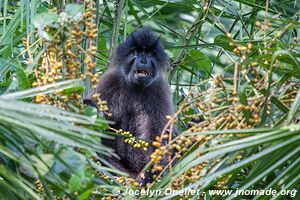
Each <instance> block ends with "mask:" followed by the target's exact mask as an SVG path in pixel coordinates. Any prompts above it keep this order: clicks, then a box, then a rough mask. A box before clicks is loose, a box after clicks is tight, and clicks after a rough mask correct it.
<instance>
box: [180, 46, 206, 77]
mask: <svg viewBox="0 0 300 200" xmlns="http://www.w3.org/2000/svg"><path fill="white" fill-rule="evenodd" d="M184 63H185V64H186V65H188V66H191V67H192V68H193V69H194V70H198V71H201V72H203V73H204V74H205V77H206V78H208V77H209V74H210V72H211V68H212V64H211V62H210V60H209V58H208V57H206V55H205V54H204V53H202V52H200V51H197V50H194V49H191V50H189V51H188V53H187V56H186V57H185V59H184Z"/></svg>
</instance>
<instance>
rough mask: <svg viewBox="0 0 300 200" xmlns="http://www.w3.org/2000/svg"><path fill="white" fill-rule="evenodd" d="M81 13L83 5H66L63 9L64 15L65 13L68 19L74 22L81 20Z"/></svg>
mask: <svg viewBox="0 0 300 200" xmlns="http://www.w3.org/2000/svg"><path fill="white" fill-rule="evenodd" d="M83 11H84V5H83V4H68V5H66V8H65V9H64V13H66V14H67V15H68V16H69V17H70V18H72V19H74V20H75V21H77V20H80V19H82V13H83Z"/></svg>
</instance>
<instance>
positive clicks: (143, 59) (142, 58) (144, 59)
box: [140, 56, 147, 64]
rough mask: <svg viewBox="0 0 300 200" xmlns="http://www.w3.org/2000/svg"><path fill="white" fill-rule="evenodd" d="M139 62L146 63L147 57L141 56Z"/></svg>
mask: <svg viewBox="0 0 300 200" xmlns="http://www.w3.org/2000/svg"><path fill="white" fill-rule="evenodd" d="M140 62H141V63H142V64H147V59H146V58H145V57H144V56H142V57H141V59H140Z"/></svg>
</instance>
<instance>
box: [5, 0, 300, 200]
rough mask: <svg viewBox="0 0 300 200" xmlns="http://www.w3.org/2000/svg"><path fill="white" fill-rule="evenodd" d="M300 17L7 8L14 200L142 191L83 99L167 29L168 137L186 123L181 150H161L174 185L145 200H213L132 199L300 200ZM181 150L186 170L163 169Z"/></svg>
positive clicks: (10, 193)
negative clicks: (141, 33) (113, 58)
mask: <svg viewBox="0 0 300 200" xmlns="http://www.w3.org/2000/svg"><path fill="white" fill-rule="evenodd" d="M299 8H300V5H299V2H297V1H296V0H285V1H278V0H272V1H268V0H266V1H262V0H249V1H246V0H225V1H221V0H210V1H206V0H205V1H204V0H201V1H196V0H185V1H181V0H176V1H175V0H174V1H168V0H142V1H140V0H116V1H107V0H103V1H100V0H97V1H93V0H85V1H83V0H68V1H64V0H53V1H52V0H43V1H37V0H32V1H29V0H20V1H18V0H0V12H1V14H0V16H1V18H0V199H5V200H6V199H9V200H14V199H80V200H84V199H113V198H114V197H118V195H116V194H114V193H116V191H117V190H120V191H121V192H122V191H125V190H126V188H131V189H134V190H140V188H139V186H138V183H137V182H136V180H132V179H131V178H128V177H126V174H124V173H122V172H119V171H117V170H116V169H114V168H112V167H106V166H104V165H101V163H105V161H104V160H102V159H101V158H99V157H98V156H97V153H96V152H98V153H100V154H106V155H109V154H113V152H112V150H110V149H109V148H107V147H105V146H104V145H102V144H101V138H111V137H113V136H117V137H118V136H119V135H120V131H115V133H112V132H109V131H108V126H109V124H108V123H107V122H106V121H105V120H104V119H103V118H101V117H99V116H98V117H97V115H96V112H95V110H93V109H92V108H91V107H84V106H83V104H82V99H83V98H84V97H85V96H86V95H87V93H88V92H89V91H90V90H91V89H92V88H93V87H95V84H97V81H98V79H99V78H101V75H100V74H101V73H103V72H104V71H105V70H106V67H107V63H108V62H109V56H110V54H111V52H112V51H113V49H114V47H115V46H116V45H117V44H118V43H120V42H122V41H124V39H125V38H126V37H127V36H128V35H129V34H130V33H132V32H133V31H134V30H136V29H137V28H139V27H142V26H151V27H153V29H154V30H155V31H156V32H157V34H158V35H160V37H161V39H162V41H163V43H164V46H165V48H166V50H167V53H168V55H169V56H170V69H169V72H168V73H169V75H170V76H169V77H170V78H169V82H170V84H171V89H172V91H173V93H174V103H175V105H176V110H177V112H176V113H175V114H174V116H167V119H168V120H169V122H168V124H167V126H166V128H165V131H164V132H163V133H162V137H165V136H166V135H167V132H168V131H167V130H168V128H170V127H172V126H174V125H175V124H176V125H177V127H178V129H179V132H180V135H179V136H178V137H175V136H174V137H173V138H172V137H171V136H170V139H171V141H170V143H169V145H167V146H162V145H161V144H160V143H159V141H160V138H157V141H147V142H149V143H153V145H154V146H155V147H157V150H156V152H155V153H154V154H153V155H152V156H151V158H152V164H153V165H154V168H155V169H156V170H157V171H160V172H161V174H160V175H159V177H157V179H156V181H154V182H153V183H152V184H149V185H148V186H147V187H146V188H145V189H147V188H149V189H151V190H164V189H166V188H171V189H173V190H179V189H188V188H192V189H195V190H199V191H200V192H201V194H202V195H201V196H200V197H199V196H195V195H194V196H193V195H191V196H190V197H188V196H184V197H183V196H181V197H180V195H174V196H172V195H168V196H165V197H163V196H155V197H147V196H145V195H144V196H143V195H141V196H130V195H126V196H123V198H124V199H134V198H137V199H152V198H157V199H161V198H164V199H171V198H172V199H173V198H175V199H176V198H178V199H180V198H183V199H188V198H191V199H199V198H200V199H204V198H205V199H233V198H236V199H241V198H245V199H271V196H263V195H260V196H259V195H258V196H255V195H250V196H242V197H241V196H237V197H235V196H218V197H217V196H212V195H211V194H209V192H208V191H209V190H211V189H232V190H236V189H240V190H246V189H256V190H269V189H274V190H277V191H278V192H280V191H281V190H294V191H295V190H298V192H297V193H294V195H281V196H280V195H278V196H273V198H274V199H293V198H294V199H299V198H300V194H299V192H300V185H299V184H300V123H299V122H300V114H299V113H300V112H299V111H300V64H299V63H300V46H299V44H300V43H299V42H300V41H299V40H300V38H299V35H300V30H299V27H300V22H299V19H300V12H299V10H300V9H299ZM99 105H100V108H101V110H102V111H103V112H109V108H107V106H106V103H105V101H101V100H100V99H99ZM201 118H202V119H205V120H204V121H201V120H199V119H201ZM122 134H123V136H125V137H127V136H126V132H125V134H124V133H122ZM167 136H168V135H167ZM127 139H128V138H127ZM126 141H127V142H128V140H126ZM141 144H142V145H144V144H145V143H141ZM171 150H175V151H176V155H177V157H178V161H177V162H176V165H175V166H173V167H171V166H166V167H164V166H161V165H160V160H161V159H160V156H161V155H163V154H165V153H166V152H170V151H171ZM172 160H174V159H173V158H169V161H170V162H172ZM204 193H205V195H204ZM295 195H296V196H295Z"/></svg>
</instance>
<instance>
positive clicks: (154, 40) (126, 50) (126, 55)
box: [117, 28, 168, 87]
mask: <svg viewBox="0 0 300 200" xmlns="http://www.w3.org/2000/svg"><path fill="white" fill-rule="evenodd" d="M117 57H118V62H119V64H120V67H121V70H122V72H123V74H124V76H125V79H126V82H127V83H128V84H129V85H130V86H140V87H147V86H149V85H151V84H152V83H153V82H154V81H155V80H156V79H157V78H159V77H160V76H161V72H162V70H163V68H164V67H165V64H166V61H167V59H168V57H167V55H166V53H165V52H164V50H163V47H162V45H161V43H160V41H159V38H158V37H157V36H156V35H155V34H154V33H153V32H152V30H151V29H149V28H144V29H140V30H138V31H136V32H134V33H133V34H132V35H131V36H129V37H128V38H127V40H126V41H125V42H124V43H123V44H121V45H120V46H119V47H118V50H117Z"/></svg>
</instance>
